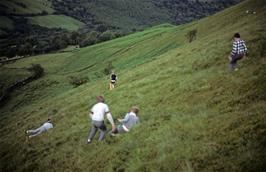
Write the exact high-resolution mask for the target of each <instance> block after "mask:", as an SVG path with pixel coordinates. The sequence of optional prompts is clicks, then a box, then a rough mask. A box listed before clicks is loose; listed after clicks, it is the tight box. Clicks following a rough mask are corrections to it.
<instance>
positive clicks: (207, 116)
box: [0, 0, 266, 171]
mask: <svg viewBox="0 0 266 172" xmlns="http://www.w3.org/2000/svg"><path fill="white" fill-rule="evenodd" d="M246 10H254V11H256V15H253V14H246V13H245V11H246ZM265 11H266V4H265V2H263V1H260V0H248V1H244V2H243V3H241V4H239V5H237V6H235V7H233V8H230V9H227V10H225V11H223V12H221V13H218V14H216V15H214V16H211V17H208V18H205V19H203V20H200V21H197V22H193V23H189V24H186V25H181V26H178V27H174V26H171V25H161V26H158V27H153V28H151V29H148V30H145V31H143V32H139V33H136V34H132V35H129V36H126V37H123V38H119V39H115V40H112V41H109V42H105V43H102V44H98V45H94V46H91V47H86V48H82V49H80V50H75V51H73V52H67V53H59V54H47V55H42V56H35V57H30V58H26V59H23V60H20V61H17V62H15V63H12V64H6V65H4V66H1V67H0V68H1V70H3V69H4V68H21V69H23V68H24V67H28V66H29V65H30V64H31V63H38V64H41V65H42V66H43V67H44V68H45V76H44V77H43V78H41V79H39V80H38V81H35V82H32V83H30V84H29V85H26V86H24V87H22V88H21V89H19V90H17V91H15V92H14V93H13V94H12V95H11V98H10V99H9V101H8V102H7V104H5V106H3V107H1V109H0V114H1V116H0V118H1V120H0V124H1V129H0V133H1V141H0V145H1V150H0V157H1V158H0V161H1V163H0V169H1V171H265V168H266V167H265V164H266V161H265V159H266V157H265V151H266V150H265V144H266V140H265V137H264V136H265V131H266V130H265V129H266V128H265V126H266V119H265V113H266V106H265V105H266V104H265V100H266V94H265V88H266V78H265V75H266V70H265V69H266V68H265V67H266V61H265V53H266V52H265V45H266V42H265V33H266V29H265V28H266V27H265V26H266V23H265V20H264V16H265V15H266V13H265ZM193 29H197V31H198V34H197V39H196V40H195V41H193V42H192V43H188V41H187V40H186V37H185V35H186V34H187V33H188V32H189V31H191V30H193ZM235 32H240V33H241V35H242V37H243V38H244V39H245V40H246V42H247V45H248V48H249V50H250V52H249V56H248V58H247V59H244V60H242V61H241V62H240V70H239V71H237V72H229V71H228V60H227V56H228V54H229V53H230V49H231V43H232V42H231V38H232V35H233V34H234V33H235ZM110 62H111V63H112V66H114V69H115V71H116V72H117V74H118V77H119V83H118V87H117V88H116V89H115V90H113V91H108V76H106V75H104V73H103V70H104V69H105V68H106V67H107V66H108V65H109V64H110ZM17 72H19V71H17ZM70 76H75V77H89V79H90V81H89V82H88V83H87V84H84V85H81V86H79V87H77V88H73V86H72V85H70V84H69V82H68V78H69V77H70ZM99 94H104V95H105V97H106V100H107V103H108V104H109V106H110V109H111V111H112V113H113V116H114V117H115V118H118V117H121V116H123V115H124V114H125V112H126V111H127V109H128V108H129V107H130V106H131V105H138V106H140V108H141V113H140V118H141V124H140V125H139V126H138V127H137V128H135V130H133V131H132V132H131V133H129V134H125V135H122V136H120V137H116V138H111V137H110V136H108V137H107V138H106V142H105V143H98V142H97V141H96V140H94V142H93V143H92V144H90V145H86V144H85V143H86V139H87V134H88V130H89V127H90V123H89V121H90V120H89V119H88V109H89V107H91V105H93V103H95V96H96V95H99ZM49 116H50V117H52V118H53V120H54V122H55V128H54V129H53V130H51V131H49V132H47V133H45V134H43V135H42V136H39V137H36V138H34V139H32V140H31V141H30V142H27V141H26V139H25V135H24V131H25V130H26V129H28V128H34V127H37V126H38V125H40V124H41V123H42V122H43V121H45V120H46V119H47V118H48V117H49ZM108 126H109V124H108Z"/></svg>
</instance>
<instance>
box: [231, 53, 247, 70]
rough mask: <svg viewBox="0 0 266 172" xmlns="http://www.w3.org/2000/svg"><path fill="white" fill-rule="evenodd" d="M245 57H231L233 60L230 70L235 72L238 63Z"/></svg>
mask: <svg viewBox="0 0 266 172" xmlns="http://www.w3.org/2000/svg"><path fill="white" fill-rule="evenodd" d="M243 57H244V54H235V55H233V56H231V58H232V60H231V61H230V69H231V70H234V69H235V68H237V61H238V60H241V59H242V58H243Z"/></svg>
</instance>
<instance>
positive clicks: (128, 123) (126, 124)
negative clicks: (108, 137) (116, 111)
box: [113, 106, 139, 134]
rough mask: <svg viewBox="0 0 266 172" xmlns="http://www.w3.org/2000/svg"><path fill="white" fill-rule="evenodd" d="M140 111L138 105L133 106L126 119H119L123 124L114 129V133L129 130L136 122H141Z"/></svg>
mask: <svg viewBox="0 0 266 172" xmlns="http://www.w3.org/2000/svg"><path fill="white" fill-rule="evenodd" d="M138 113H139V108H138V107H136V106H133V107H131V109H130V111H129V112H128V113H127V114H126V116H125V117H124V119H118V121H119V122H120V123H121V124H120V125H118V126H117V128H116V130H114V131H113V134H118V133H119V134H122V133H127V132H129V131H130V130H131V129H132V128H133V127H134V126H135V125H136V124H138V123H139V117H138Z"/></svg>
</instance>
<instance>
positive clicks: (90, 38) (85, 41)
mask: <svg viewBox="0 0 266 172" xmlns="http://www.w3.org/2000/svg"><path fill="white" fill-rule="evenodd" d="M98 35H99V32H96V31H92V32H90V33H88V34H85V37H84V38H82V40H81V42H80V44H79V46H80V47H85V46H88V45H93V44H95V43H96V42H97V38H98Z"/></svg>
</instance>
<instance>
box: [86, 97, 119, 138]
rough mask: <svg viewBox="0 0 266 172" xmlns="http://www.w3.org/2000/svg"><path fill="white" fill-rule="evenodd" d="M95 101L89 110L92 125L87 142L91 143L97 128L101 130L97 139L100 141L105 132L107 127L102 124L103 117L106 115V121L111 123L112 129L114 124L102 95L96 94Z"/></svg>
mask: <svg viewBox="0 0 266 172" xmlns="http://www.w3.org/2000/svg"><path fill="white" fill-rule="evenodd" d="M97 102H98V103H96V104H95V105H94V106H93V107H92V108H91V111H90V117H91V119H92V126H91V130H90V133H89V138H88V141H87V143H91V141H92V139H93V138H94V136H95V134H96V133H97V131H98V129H100V130H101V133H100V136H99V141H102V140H103V139H104V137H105V135H106V133H107V127H106V125H105V124H104V118H105V116H106V117H107V119H108V121H109V122H110V123H111V125H112V130H115V128H116V127H115V124H114V120H113V117H112V114H111V112H110V111H109V107H108V105H107V104H105V103H104V97H103V96H98V97H97Z"/></svg>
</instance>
